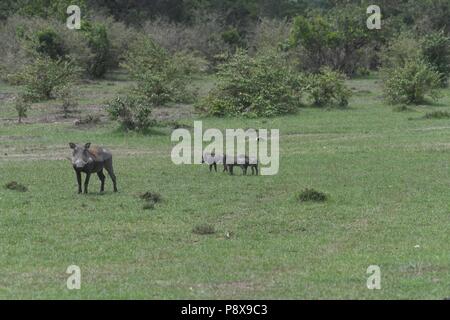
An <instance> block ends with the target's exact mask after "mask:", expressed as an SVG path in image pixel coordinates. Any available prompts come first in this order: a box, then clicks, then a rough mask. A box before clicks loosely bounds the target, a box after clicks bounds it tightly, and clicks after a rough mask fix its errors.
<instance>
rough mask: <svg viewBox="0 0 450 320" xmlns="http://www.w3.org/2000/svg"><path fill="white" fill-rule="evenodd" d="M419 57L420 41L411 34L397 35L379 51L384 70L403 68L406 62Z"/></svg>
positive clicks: (420, 54)
mask: <svg viewBox="0 0 450 320" xmlns="http://www.w3.org/2000/svg"><path fill="white" fill-rule="evenodd" d="M421 57H422V50H421V48H420V41H419V39H417V36H416V35H414V34H413V33H411V32H402V33H400V34H398V35H397V36H395V37H394V38H392V39H391V41H390V42H389V44H388V45H387V46H385V47H383V48H382V50H381V61H382V64H383V66H384V67H385V68H395V67H403V66H404V65H405V64H406V63H407V62H408V61H411V60H413V61H414V60H418V59H420V58H421Z"/></svg>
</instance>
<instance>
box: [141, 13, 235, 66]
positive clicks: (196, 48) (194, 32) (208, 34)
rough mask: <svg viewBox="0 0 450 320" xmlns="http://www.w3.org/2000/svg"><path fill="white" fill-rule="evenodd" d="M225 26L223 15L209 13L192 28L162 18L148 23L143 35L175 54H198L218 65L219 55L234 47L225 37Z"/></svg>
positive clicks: (197, 20)
mask: <svg viewBox="0 0 450 320" xmlns="http://www.w3.org/2000/svg"><path fill="white" fill-rule="evenodd" d="M224 31H225V23H224V21H223V17H221V16H220V15H217V14H214V13H211V12H208V13H206V14H204V15H203V14H201V13H200V12H199V14H198V15H197V17H196V19H195V21H192V22H191V23H190V24H189V25H186V24H178V23H175V22H170V21H168V20H165V19H162V18H158V19H154V20H151V21H148V22H146V23H145V25H144V27H143V32H144V33H145V34H146V35H148V36H149V37H150V38H151V39H153V40H154V41H155V42H156V43H157V44H158V45H159V46H161V47H163V48H164V49H166V50H167V51H169V52H171V53H175V52H180V51H189V52H198V53H199V54H200V56H201V57H202V58H205V59H206V60H207V61H208V62H210V63H212V64H215V63H216V56H217V55H219V54H222V53H226V52H228V51H229V50H230V47H229V45H228V44H227V43H225V41H224V39H223V38H222V37H221V34H222V32H224Z"/></svg>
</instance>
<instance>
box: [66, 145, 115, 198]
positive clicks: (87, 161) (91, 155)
mask: <svg viewBox="0 0 450 320" xmlns="http://www.w3.org/2000/svg"><path fill="white" fill-rule="evenodd" d="M69 146H70V148H71V149H72V150H73V154H72V165H73V169H74V170H75V173H76V175H77V182H78V193H82V189H81V173H82V172H84V173H85V174H86V179H85V181H84V193H88V185H89V179H90V177H91V174H92V173H96V174H97V176H98V178H99V179H100V182H101V187H100V192H103V191H104V190H105V175H104V174H103V168H105V169H106V171H107V172H108V174H109V176H110V177H111V180H112V181H113V186H114V192H117V184H116V175H115V174H114V169H113V165H112V154H111V153H110V152H109V151H108V150H106V149H104V148H102V147H91V144H90V143H86V144H85V145H84V146H81V145H78V144H75V143H72V142H71V143H69Z"/></svg>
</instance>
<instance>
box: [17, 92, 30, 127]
mask: <svg viewBox="0 0 450 320" xmlns="http://www.w3.org/2000/svg"><path fill="white" fill-rule="evenodd" d="M30 107H31V105H30V103H29V102H28V101H27V99H25V98H24V97H23V96H22V95H19V96H17V97H16V98H15V100H14V109H16V111H17V116H18V117H19V120H18V121H19V123H22V119H23V118H26V117H27V113H28V109H30Z"/></svg>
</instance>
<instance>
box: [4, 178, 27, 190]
mask: <svg viewBox="0 0 450 320" xmlns="http://www.w3.org/2000/svg"><path fill="white" fill-rule="evenodd" d="M5 188H6V189H8V190H14V191H19V192H26V191H28V188H27V187H25V186H24V185H23V184H20V183H18V182H17V181H11V182H8V183H7V184H5Z"/></svg>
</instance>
